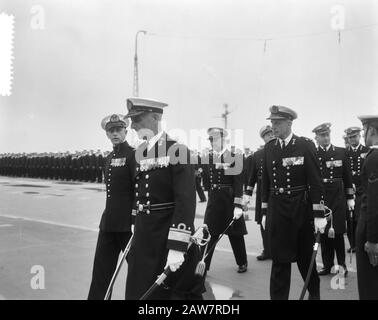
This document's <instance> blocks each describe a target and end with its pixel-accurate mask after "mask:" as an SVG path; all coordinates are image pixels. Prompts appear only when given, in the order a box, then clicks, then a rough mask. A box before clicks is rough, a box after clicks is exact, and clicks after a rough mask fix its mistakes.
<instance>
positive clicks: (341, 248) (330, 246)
mask: <svg viewBox="0 0 378 320" xmlns="http://www.w3.org/2000/svg"><path fill="white" fill-rule="evenodd" d="M320 243H321V246H322V260H323V265H324V268H326V269H331V268H332V267H333V265H334V259H335V252H336V257H337V264H338V265H339V266H345V242H344V235H343V234H335V238H333V239H332V238H328V236H327V235H326V234H322V235H321V236H320Z"/></svg>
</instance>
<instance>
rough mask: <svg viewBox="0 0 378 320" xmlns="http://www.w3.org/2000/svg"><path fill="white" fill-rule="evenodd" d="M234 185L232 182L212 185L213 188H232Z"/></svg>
mask: <svg viewBox="0 0 378 320" xmlns="http://www.w3.org/2000/svg"><path fill="white" fill-rule="evenodd" d="M232 187H233V185H232V184H230V183H218V184H216V183H214V184H212V185H211V189H221V188H232Z"/></svg>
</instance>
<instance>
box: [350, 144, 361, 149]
mask: <svg viewBox="0 0 378 320" xmlns="http://www.w3.org/2000/svg"><path fill="white" fill-rule="evenodd" d="M360 145H361V144H358V146H357V147H352V146H351V147H352V150H353V151H357V150H358V149H359V148H360Z"/></svg>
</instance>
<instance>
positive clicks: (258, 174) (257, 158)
mask: <svg viewBox="0 0 378 320" xmlns="http://www.w3.org/2000/svg"><path fill="white" fill-rule="evenodd" d="M263 163H264V148H261V149H259V150H257V151H256V152H255V153H254V154H253V156H252V162H251V164H250V175H249V179H248V184H247V188H246V192H245V193H246V194H247V195H249V196H252V193H253V190H254V188H255V186H256V206H255V221H256V222H257V223H258V224H261V220H262V214H261V181H262V169H263Z"/></svg>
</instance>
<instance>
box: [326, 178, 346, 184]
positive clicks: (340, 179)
mask: <svg viewBox="0 0 378 320" xmlns="http://www.w3.org/2000/svg"><path fill="white" fill-rule="evenodd" d="M342 181H343V179H342V178H332V179H323V183H333V182H342Z"/></svg>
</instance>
